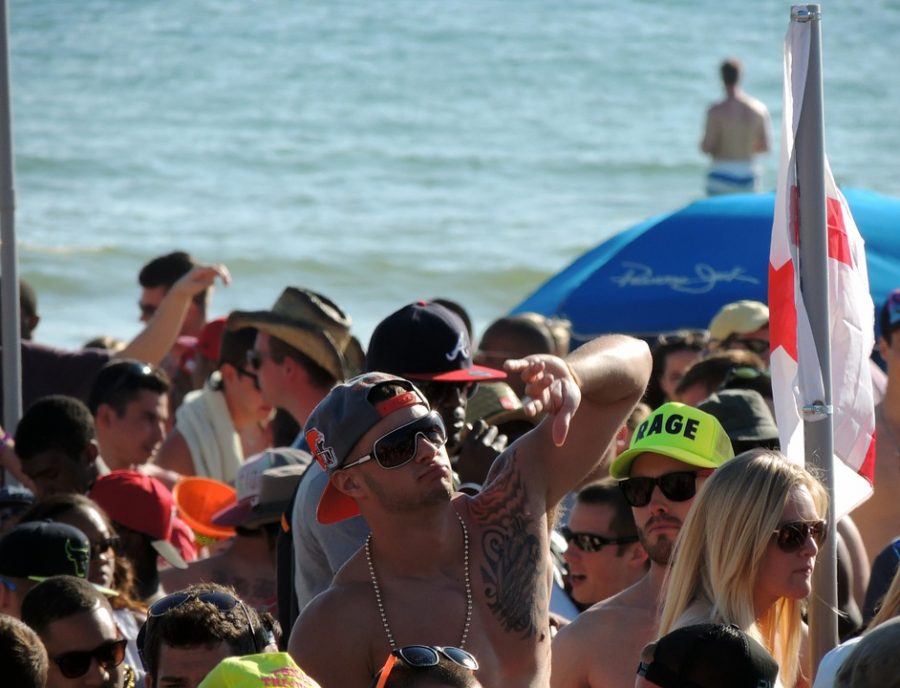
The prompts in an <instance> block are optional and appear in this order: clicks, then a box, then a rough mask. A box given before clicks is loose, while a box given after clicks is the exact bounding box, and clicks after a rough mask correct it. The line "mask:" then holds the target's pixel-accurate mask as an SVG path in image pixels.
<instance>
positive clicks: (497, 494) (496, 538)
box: [470, 448, 547, 639]
mask: <svg viewBox="0 0 900 688" xmlns="http://www.w3.org/2000/svg"><path fill="white" fill-rule="evenodd" d="M515 453H516V450H515V448H513V449H512V450H511V451H509V452H508V453H507V454H506V455H504V456H502V457H501V458H500V459H498V463H500V464H502V465H497V464H495V469H497V470H492V471H491V472H492V473H494V474H495V476H496V477H494V479H493V480H491V482H490V484H489V486H488V487H487V489H486V490H485V491H484V492H482V493H481V494H480V495H478V497H477V498H476V499H474V500H472V502H471V506H470V513H471V515H472V519H473V520H474V521H475V522H476V523H477V524H478V526H479V528H480V530H481V531H482V537H481V544H482V555H483V557H484V565H483V566H482V567H481V578H482V581H483V583H484V595H485V599H486V600H487V605H488V608H489V609H490V610H491V612H493V614H494V616H495V617H496V618H497V620H498V621H499V622H500V624H501V625H502V626H503V628H504V630H506V631H507V632H510V633H518V634H521V636H522V638H523V639H526V638H530V637H533V636H535V635H537V634H538V632H539V629H541V628H542V627H543V626H542V624H543V621H542V620H541V618H542V615H541V613H540V610H541V609H544V608H545V607H546V602H547V600H546V596H547V591H546V587H547V585H546V579H545V576H544V575H543V571H542V569H540V568H539V564H540V562H541V552H542V548H543V547H545V546H546V545H545V544H544V543H542V542H541V539H540V538H539V537H538V536H537V535H535V533H534V532H533V531H534V527H535V524H534V523H533V520H534V516H533V514H531V513H530V512H529V506H528V495H527V488H526V485H525V481H524V480H523V479H522V475H521V472H520V470H519V469H518V467H517V466H516V460H515Z"/></svg>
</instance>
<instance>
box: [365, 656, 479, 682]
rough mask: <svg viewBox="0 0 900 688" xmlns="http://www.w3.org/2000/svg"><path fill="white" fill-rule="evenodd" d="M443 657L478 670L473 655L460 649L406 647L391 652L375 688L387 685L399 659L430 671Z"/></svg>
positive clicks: (472, 669) (408, 664) (409, 664)
mask: <svg viewBox="0 0 900 688" xmlns="http://www.w3.org/2000/svg"><path fill="white" fill-rule="evenodd" d="M441 655H444V657H446V658H447V659H449V660H450V661H451V662H453V663H454V664H459V665H460V666H461V667H464V668H466V669H469V670H471V671H477V670H478V660H476V659H475V657H474V656H472V654H471V653H469V652H466V651H465V650H462V649H460V648H458V647H444V646H439V645H407V646H406V647H399V648H397V649H395V650H391V654H390V655H388V658H387V661H386V662H385V663H384V666H383V667H381V671H380V672H379V678H378V683H377V684H376V686H375V688H384V686H385V685H387V681H388V678H389V677H390V675H391V670H392V669H393V668H394V665H395V664H396V663H397V659H398V658H399V659H402V660H403V661H404V662H406V664H407V666H411V667H413V668H415V669H428V668H430V667H435V666H437V665H438V664H440V663H441Z"/></svg>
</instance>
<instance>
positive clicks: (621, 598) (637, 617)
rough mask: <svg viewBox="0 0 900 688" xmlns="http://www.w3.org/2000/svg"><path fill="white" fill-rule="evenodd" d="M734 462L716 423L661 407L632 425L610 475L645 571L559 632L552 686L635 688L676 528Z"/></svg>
mask: <svg viewBox="0 0 900 688" xmlns="http://www.w3.org/2000/svg"><path fill="white" fill-rule="evenodd" d="M733 456H734V452H733V451H732V448H731V442H730V441H729V439H728V435H727V434H726V433H725V430H724V429H723V428H722V426H721V424H720V423H719V421H718V420H716V419H715V418H714V417H713V416H711V415H710V414H708V413H704V412H703V411H700V410H698V409H695V408H692V407H690V406H686V405H684V404H679V403H677V402H670V403H668V404H663V405H662V406H660V407H659V408H658V409H656V411H654V412H653V413H651V414H650V415H649V416H647V418H646V419H645V420H644V421H643V422H642V423H641V424H640V425H639V426H638V428H637V430H636V431H635V433H634V437H633V438H632V441H631V448H630V449H628V451H625V452H622V453H621V454H619V456H618V457H616V459H615V461H613V463H612V466H611V467H610V475H611V476H612V477H613V478H616V479H618V480H619V481H620V483H619V485H620V487H621V488H622V493H623V495H624V496H625V499H626V501H628V503H629V504H630V505H631V510H632V513H633V514H634V521H635V524H636V525H637V529H638V537H639V538H640V542H641V544H642V545H643V547H644V550H646V552H647V555H648V556H649V557H650V570H649V571H648V572H647V575H645V576H644V577H643V578H641V579H640V580H639V581H638V582H637V583H635V584H634V585H632V586H631V587H629V588H626V589H625V590H623V591H622V592H620V593H619V594H618V595H613V596H612V597H610V598H608V599H606V600H603V601H602V602H598V603H597V604H595V605H594V606H593V607H591V608H590V609H588V610H587V611H585V612H582V613H581V615H579V616H578V618H577V619H575V621H573V622H572V623H571V624H569V625H568V626H566V627H565V628H563V629H562V630H561V631H560V632H559V635H557V636H556V638H555V639H554V641H553V675H552V677H551V682H550V685H551V686H552V688H626V687H627V688H630V687H631V686H633V685H634V680H635V679H634V671H635V667H636V666H637V664H638V660H639V659H640V654H641V648H643V647H644V645H646V644H647V643H648V642H650V641H651V640H653V639H654V638H655V637H656V629H657V624H658V618H659V612H660V606H661V602H660V599H659V597H660V591H661V590H662V584H663V580H664V579H665V576H666V573H667V571H668V570H669V559H670V558H671V554H672V547H673V545H674V543H675V538H676V537H677V536H678V533H679V531H680V530H681V524H682V523H683V522H684V519H685V518H686V517H687V514H688V510H689V509H690V507H691V504H692V503H693V501H694V496H695V495H696V493H697V490H698V489H700V487H701V485H702V484H703V482H704V481H705V480H706V478H707V477H708V476H709V475H710V474H711V473H712V471H713V470H714V469H715V468H716V467H718V466H719V465H721V464H722V463H723V462H724V461H727V460H728V459H730V458H732V457H733Z"/></svg>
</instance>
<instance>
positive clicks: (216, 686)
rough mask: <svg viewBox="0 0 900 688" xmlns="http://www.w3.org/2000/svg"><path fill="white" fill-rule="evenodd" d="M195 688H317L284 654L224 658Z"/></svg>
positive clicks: (272, 653)
mask: <svg viewBox="0 0 900 688" xmlns="http://www.w3.org/2000/svg"><path fill="white" fill-rule="evenodd" d="M197 688H319V684H318V683H316V682H315V681H313V680H312V679H311V678H310V677H309V676H307V675H306V674H305V673H304V672H303V670H302V669H301V668H300V667H298V666H297V664H296V663H295V662H294V660H293V659H291V656H290V655H289V654H287V653H286V652H266V653H263V654H258V655H245V656H244V657H228V658H226V659H223V660H222V661H221V662H219V663H218V664H217V665H216V667H215V668H214V669H213V670H212V671H210V672H209V673H208V674H207V675H206V678H204V679H203V680H202V681H201V682H200V685H199V686H197Z"/></svg>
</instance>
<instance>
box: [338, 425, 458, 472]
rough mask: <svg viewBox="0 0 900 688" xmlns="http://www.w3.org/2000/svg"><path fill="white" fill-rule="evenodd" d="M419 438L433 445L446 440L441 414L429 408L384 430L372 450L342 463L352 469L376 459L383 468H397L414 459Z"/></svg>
mask: <svg viewBox="0 0 900 688" xmlns="http://www.w3.org/2000/svg"><path fill="white" fill-rule="evenodd" d="M419 437H423V438H424V439H425V441H427V442H428V443H429V444H432V445H434V446H435V447H442V446H444V444H446V443H447V428H446V427H444V421H443V420H442V419H441V414H439V413H438V412H437V411H431V412H429V413H428V415H427V416H422V417H421V418H416V419H415V420H414V421H410V422H409V423H406V424H405V425H401V426H400V427H399V428H394V429H393V430H391V431H390V432H387V433H385V434H384V435H382V436H381V437H379V438H378V439H377V440H375V443H374V444H373V445H372V453H371V454H366V455H365V456H363V457H362V458H360V459H357V460H356V461H353V462H352V463H348V464H345V465H344V466H341V470H343V469H345V468H353V467H354V466H358V465H360V464H361V463H365V462H366V461H370V460H372V459H375V460H376V461H377V462H378V465H379V466H381V467H382V468H400V466H405V465H406V464H408V463H409V462H410V461H412V460H413V459H414V458H416V452H417V450H418V447H419Z"/></svg>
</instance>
